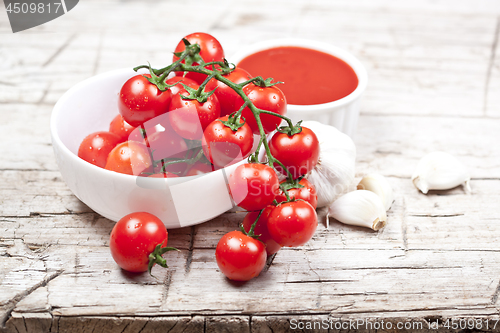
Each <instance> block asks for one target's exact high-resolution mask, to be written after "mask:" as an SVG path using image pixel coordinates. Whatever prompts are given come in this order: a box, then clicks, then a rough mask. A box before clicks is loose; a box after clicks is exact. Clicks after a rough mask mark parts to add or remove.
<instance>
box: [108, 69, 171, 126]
mask: <svg viewBox="0 0 500 333" xmlns="http://www.w3.org/2000/svg"><path fill="white" fill-rule="evenodd" d="M145 76H147V77H151V75H150V74H146V75H145ZM170 100H171V93H170V91H169V90H166V91H160V90H159V89H158V88H157V87H156V86H155V85H154V84H152V83H150V82H149V81H148V80H147V79H146V78H145V77H144V75H136V76H134V77H132V78H130V79H129V80H128V81H127V82H125V84H124V85H123V86H122V89H121V90H120V96H119V98H118V110H119V111H120V114H121V115H122V116H123V119H125V121H126V122H127V123H129V124H130V125H131V126H134V127H137V126H139V125H141V124H143V123H145V122H146V121H148V120H150V119H153V118H155V117H157V116H159V115H161V114H163V113H165V112H167V111H168V106H169V105H170Z"/></svg>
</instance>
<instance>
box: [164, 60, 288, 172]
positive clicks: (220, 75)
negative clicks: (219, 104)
mask: <svg viewBox="0 0 500 333" xmlns="http://www.w3.org/2000/svg"><path fill="white" fill-rule="evenodd" d="M204 66H206V64H203V66H190V65H186V64H183V63H180V62H179V63H178V70H179V71H183V72H195V73H200V74H205V75H208V76H212V77H215V79H216V80H218V81H220V82H222V83H224V84H226V85H227V86H228V87H230V88H231V89H233V90H234V91H235V92H236V93H237V94H238V95H239V96H240V97H241V98H242V99H243V102H245V103H247V104H248V108H249V109H250V111H252V114H253V116H254V118H255V121H256V123H257V127H258V128H259V134H260V136H261V141H260V143H259V146H258V148H257V150H259V149H260V146H261V145H262V144H263V145H264V149H265V150H266V155H267V160H268V163H269V165H271V166H272V165H274V163H278V164H279V165H281V167H282V168H283V169H284V170H286V171H287V174H288V177H289V178H290V179H293V176H292V174H291V173H290V171H289V170H288V169H287V168H286V167H285V166H284V165H283V164H282V163H281V162H280V161H278V160H277V159H275V158H274V156H273V155H272V154H271V151H270V149H269V145H268V143H267V140H265V139H262V138H265V137H266V132H265V131H264V127H263V126H262V121H261V119H260V114H261V113H265V114H270V115H272V116H276V117H279V118H281V119H284V120H285V121H286V122H287V123H288V124H289V125H291V126H293V123H292V121H291V120H290V118H287V117H285V116H282V115H280V114H277V113H274V112H270V111H266V110H261V109H259V108H257V107H256V106H255V105H254V104H253V103H252V101H251V100H250V98H249V97H248V96H247V95H245V93H244V92H243V86H242V84H244V83H245V82H243V83H240V84H237V83H234V82H232V81H231V80H229V79H227V78H226V77H224V76H223V73H222V72H221V71H218V70H210V69H207V68H205V67H204ZM257 80H262V77H255V78H252V79H250V80H248V81H246V82H247V83H246V84H248V83H251V82H254V81H257ZM257 158H258V156H257ZM180 162H182V161H177V163H180ZM169 163H170V164H174V163H175V161H174V162H169ZM164 167H165V166H164ZM162 170H164V168H162Z"/></svg>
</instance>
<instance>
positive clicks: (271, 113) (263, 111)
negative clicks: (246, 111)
mask: <svg viewBox="0 0 500 333" xmlns="http://www.w3.org/2000/svg"><path fill="white" fill-rule="evenodd" d="M259 112H260V113H265V114H270V115H271V116H276V117H279V118H281V119H284V120H286V122H287V123H288V126H290V127H293V123H292V120H291V119H290V118H288V117H285V116H283V115H281V114H279V113H274V112H271V111H267V110H262V109H259Z"/></svg>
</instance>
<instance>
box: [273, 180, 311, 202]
mask: <svg viewBox="0 0 500 333" xmlns="http://www.w3.org/2000/svg"><path fill="white" fill-rule="evenodd" d="M284 182H285V180H284V181H282V182H281V183H284ZM299 184H300V185H302V186H304V187H301V188H292V189H289V190H288V195H289V196H290V199H293V198H295V199H302V200H305V201H307V202H309V203H310V204H311V206H313V208H314V209H316V207H317V206H318V194H317V193H316V189H315V188H314V185H313V184H311V183H310V182H309V181H308V180H307V179H305V178H302V179H301V180H300V182H299ZM276 201H277V202H284V201H286V196H285V193H283V191H281V190H280V193H279V194H278V195H277V196H276Z"/></svg>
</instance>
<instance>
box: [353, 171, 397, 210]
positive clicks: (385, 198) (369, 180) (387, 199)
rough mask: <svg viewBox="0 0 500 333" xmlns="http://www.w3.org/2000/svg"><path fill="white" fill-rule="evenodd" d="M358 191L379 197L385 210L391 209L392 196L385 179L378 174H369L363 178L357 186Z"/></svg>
mask: <svg viewBox="0 0 500 333" xmlns="http://www.w3.org/2000/svg"><path fill="white" fill-rule="evenodd" d="M358 190H368V191H371V192H373V193H375V194H376V195H378V196H379V197H380V199H381V200H382V204H383V205H384V207H385V210H389V208H391V205H392V203H393V202H394V194H393V191H392V187H391V184H389V182H388V181H387V178H385V177H384V176H382V175H381V174H378V173H371V174H368V175H366V176H364V177H363V179H361V181H360V182H359V184H358Z"/></svg>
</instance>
